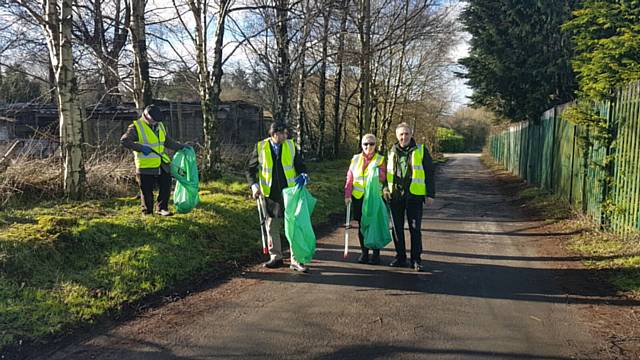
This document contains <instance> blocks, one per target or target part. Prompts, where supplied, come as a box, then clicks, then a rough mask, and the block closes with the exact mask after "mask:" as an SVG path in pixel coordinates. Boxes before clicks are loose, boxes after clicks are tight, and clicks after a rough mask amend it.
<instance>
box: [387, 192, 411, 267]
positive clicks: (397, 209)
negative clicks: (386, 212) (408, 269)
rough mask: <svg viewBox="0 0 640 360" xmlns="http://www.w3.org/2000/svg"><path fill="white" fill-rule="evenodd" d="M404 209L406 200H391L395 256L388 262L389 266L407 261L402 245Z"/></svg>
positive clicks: (405, 251)
mask: <svg viewBox="0 0 640 360" xmlns="http://www.w3.org/2000/svg"><path fill="white" fill-rule="evenodd" d="M405 211H406V201H405V200H404V199H398V200H395V201H392V202H391V216H392V217H393V223H394V225H395V226H394V229H393V233H394V235H395V236H394V237H393V245H394V246H395V248H396V258H395V260H394V261H392V262H391V264H389V265H390V266H404V265H405V264H406V261H407V250H406V248H405V246H404V213H405Z"/></svg>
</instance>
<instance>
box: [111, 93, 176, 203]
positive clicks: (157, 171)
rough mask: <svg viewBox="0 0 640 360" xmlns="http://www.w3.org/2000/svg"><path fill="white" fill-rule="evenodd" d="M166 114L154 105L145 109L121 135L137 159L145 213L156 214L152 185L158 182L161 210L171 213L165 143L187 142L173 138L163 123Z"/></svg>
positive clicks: (138, 177)
mask: <svg viewBox="0 0 640 360" xmlns="http://www.w3.org/2000/svg"><path fill="white" fill-rule="evenodd" d="M162 120H163V115H162V112H161V111H160V109H158V107H157V106H155V105H149V106H147V107H146V108H145V109H144V112H143V113H142V117H141V118H139V119H137V120H135V121H134V122H133V124H131V125H129V127H128V128H127V131H126V132H125V133H124V135H122V137H121V138H120V144H122V146H124V147H125V148H127V149H130V150H133V155H134V160H135V163H136V178H137V180H138V185H139V186H140V199H141V205H142V213H143V214H148V215H151V214H153V188H154V186H155V184H156V183H157V184H158V187H159V188H160V190H159V192H158V213H159V214H160V215H162V216H170V215H171V212H169V195H170V194H171V167H170V164H171V158H170V157H169V155H167V154H166V153H165V151H164V150H165V147H167V148H169V149H171V150H180V149H182V148H183V147H185V145H183V144H180V143H179V142H177V141H175V140H174V139H172V138H171V137H170V136H169V135H168V134H167V132H166V129H165V127H164V124H163V123H162Z"/></svg>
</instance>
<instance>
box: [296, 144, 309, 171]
mask: <svg viewBox="0 0 640 360" xmlns="http://www.w3.org/2000/svg"><path fill="white" fill-rule="evenodd" d="M293 167H294V168H295V169H296V173H297V174H302V173H305V174H306V173H307V165H305V163H304V161H302V154H301V153H300V150H298V149H297V148H296V153H295V155H294V158H293Z"/></svg>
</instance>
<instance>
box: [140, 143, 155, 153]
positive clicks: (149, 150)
mask: <svg viewBox="0 0 640 360" xmlns="http://www.w3.org/2000/svg"><path fill="white" fill-rule="evenodd" d="M152 151H153V150H152V149H151V148H150V147H148V146H144V145H143V146H142V153H143V154H145V155H149V154H151V152H152Z"/></svg>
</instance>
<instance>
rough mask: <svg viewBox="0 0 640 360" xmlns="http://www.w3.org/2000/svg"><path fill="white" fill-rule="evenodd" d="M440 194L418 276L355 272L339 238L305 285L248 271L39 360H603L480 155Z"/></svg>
mask: <svg viewBox="0 0 640 360" xmlns="http://www.w3.org/2000/svg"><path fill="white" fill-rule="evenodd" d="M437 184H438V199H437V201H436V202H435V203H434V205H433V206H432V207H431V208H428V209H425V212H424V219H423V246H424V249H425V252H424V256H423V261H424V265H425V269H426V271H425V272H422V273H416V272H413V271H412V270H410V269H408V268H407V269H395V268H390V267H388V266H386V265H381V266H371V265H361V264H357V263H356V262H355V260H356V258H357V256H358V253H359V251H358V249H357V246H352V247H351V253H350V255H349V258H348V259H347V260H343V259H342V241H343V231H344V230H343V229H337V230H335V231H333V232H332V233H330V234H329V235H327V236H324V237H322V238H320V239H319V245H318V246H319V248H318V252H317V254H316V259H315V260H314V261H313V263H312V265H311V267H310V268H311V272H310V273H309V274H296V273H293V272H291V271H290V270H289V269H288V268H287V269H279V270H269V271H267V270H264V269H262V268H259V267H255V268H251V269H248V270H247V271H246V272H245V273H243V274H242V276H239V277H237V278H234V279H232V280H230V281H229V282H226V283H225V284H222V285H220V286H217V287H215V288H212V289H209V290H206V291H203V292H200V293H198V294H193V295H192V296H189V297H186V298H184V299H181V300H179V301H176V302H174V303H171V304H168V305H166V306H163V307H161V308H158V309H154V310H152V311H149V312H148V313H147V314H145V315H144V316H142V317H140V318H138V319H135V320H133V321H131V322H129V323H126V324H122V325H120V326H118V327H115V328H113V329H111V330H109V331H108V332H107V333H105V334H102V335H99V336H97V337H94V338H92V339H89V340H87V341H84V342H82V343H80V344H75V345H71V346H68V347H66V348H64V349H62V350H59V351H58V352H56V353H55V354H47V355H46V356H44V357H46V358H48V359H75V358H78V359H118V360H124V359H218V358H224V359H259V358H278V359H574V358H580V359H597V358H600V356H599V355H598V354H597V352H596V345H595V344H594V343H593V341H592V340H591V337H590V335H589V330H588V327H587V325H586V324H584V323H583V322H581V320H580V317H579V316H578V315H579V308H577V307H576V305H574V304H575V303H576V302H579V301H578V300H580V299H578V296H577V295H575V294H566V293H564V292H563V290H562V286H561V284H558V278H557V276H555V275H556V272H557V271H558V270H557V269H555V268H553V267H552V266H550V264H549V261H548V259H546V258H544V257H540V256H539V255H538V253H537V244H536V242H537V241H538V240H539V239H540V235H539V234H537V233H536V232H535V231H534V229H535V228H536V227H537V226H539V225H540V224H539V223H536V222H533V221H528V220H527V219H526V218H524V215H523V214H522V213H521V212H520V210H519V209H518V208H517V207H516V206H515V205H513V204H512V203H510V202H509V201H507V200H508V199H507V198H506V197H505V195H503V194H502V193H501V192H500V189H499V186H500V183H499V182H497V181H496V180H495V179H494V178H493V177H492V176H491V174H490V172H489V171H488V170H486V169H485V168H484V166H483V165H482V164H481V163H480V160H479V156H478V155H452V157H451V161H450V162H449V163H448V164H447V165H446V166H444V167H443V168H442V169H441V172H440V173H439V174H438V178H437ZM352 231H353V234H352V237H351V238H352V239H355V231H356V230H352ZM406 235H407V239H408V232H407V234H406ZM354 243H357V241H352V244H354ZM392 246H393V245H392V244H390V245H389V247H388V248H387V249H385V250H384V251H383V253H382V255H383V262H384V264H387V263H388V262H390V261H391V260H392V256H393V253H394V252H393V248H392Z"/></svg>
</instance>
